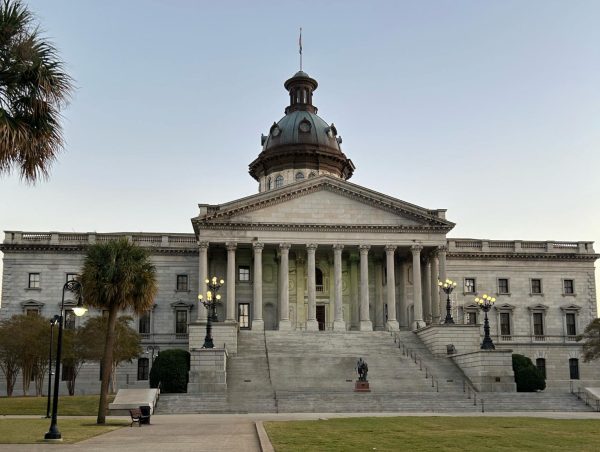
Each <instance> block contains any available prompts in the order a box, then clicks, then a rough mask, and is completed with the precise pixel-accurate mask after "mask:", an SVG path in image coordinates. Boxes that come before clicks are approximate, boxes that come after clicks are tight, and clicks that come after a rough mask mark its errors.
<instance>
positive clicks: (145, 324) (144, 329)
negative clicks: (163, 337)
mask: <svg viewBox="0 0 600 452" xmlns="http://www.w3.org/2000/svg"><path fill="white" fill-rule="evenodd" d="M138 332H139V333H140V334H150V311H148V312H144V313H143V314H142V315H140V319H139V323H138Z"/></svg>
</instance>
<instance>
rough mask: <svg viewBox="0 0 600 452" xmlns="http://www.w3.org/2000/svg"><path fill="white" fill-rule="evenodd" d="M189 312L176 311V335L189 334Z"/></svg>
mask: <svg viewBox="0 0 600 452" xmlns="http://www.w3.org/2000/svg"><path fill="white" fill-rule="evenodd" d="M187 332H188V330H187V311H184V310H183V309H178V310H177V311H175V334H187Z"/></svg>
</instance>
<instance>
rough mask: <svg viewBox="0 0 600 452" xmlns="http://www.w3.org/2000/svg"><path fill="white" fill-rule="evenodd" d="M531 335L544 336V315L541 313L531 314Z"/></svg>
mask: <svg viewBox="0 0 600 452" xmlns="http://www.w3.org/2000/svg"><path fill="white" fill-rule="evenodd" d="M533 334H534V336H543V335H544V314H543V313H541V312H534V313H533Z"/></svg>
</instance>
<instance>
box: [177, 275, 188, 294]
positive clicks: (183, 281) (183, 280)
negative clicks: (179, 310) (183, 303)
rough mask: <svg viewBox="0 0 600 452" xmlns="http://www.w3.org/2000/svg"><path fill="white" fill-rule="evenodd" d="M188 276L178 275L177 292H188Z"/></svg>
mask: <svg viewBox="0 0 600 452" xmlns="http://www.w3.org/2000/svg"><path fill="white" fill-rule="evenodd" d="M187 290H188V275H177V292H187Z"/></svg>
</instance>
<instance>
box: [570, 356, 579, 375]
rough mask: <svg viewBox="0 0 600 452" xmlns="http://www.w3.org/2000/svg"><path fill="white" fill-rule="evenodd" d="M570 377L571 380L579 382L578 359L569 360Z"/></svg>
mask: <svg viewBox="0 0 600 452" xmlns="http://www.w3.org/2000/svg"><path fill="white" fill-rule="evenodd" d="M569 375H570V378H571V380H579V360H578V359H577V358H571V359H569Z"/></svg>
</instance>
